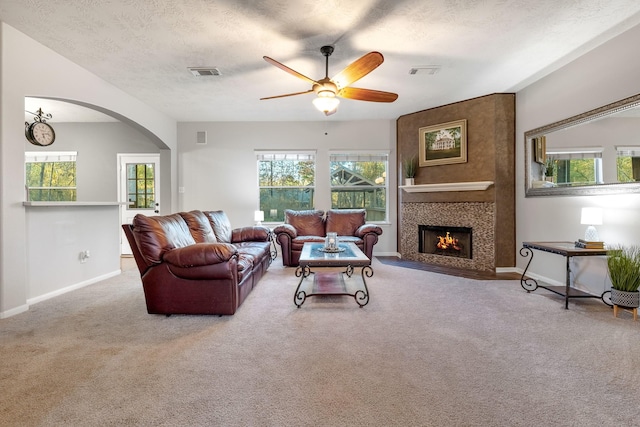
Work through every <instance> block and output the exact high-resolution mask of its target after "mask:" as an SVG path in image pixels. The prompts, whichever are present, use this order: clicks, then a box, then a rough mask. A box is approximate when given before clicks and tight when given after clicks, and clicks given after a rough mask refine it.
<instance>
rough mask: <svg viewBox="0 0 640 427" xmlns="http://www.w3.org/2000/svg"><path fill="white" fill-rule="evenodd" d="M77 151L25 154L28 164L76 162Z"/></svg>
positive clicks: (31, 152) (29, 152)
mask: <svg viewBox="0 0 640 427" xmlns="http://www.w3.org/2000/svg"><path fill="white" fill-rule="evenodd" d="M77 157H78V152H77V151H27V152H25V153H24V160H25V162H26V163H45V162H75V161H76V158H77Z"/></svg>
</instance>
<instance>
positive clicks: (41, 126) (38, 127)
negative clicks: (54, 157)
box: [24, 108, 56, 147]
mask: <svg viewBox="0 0 640 427" xmlns="http://www.w3.org/2000/svg"><path fill="white" fill-rule="evenodd" d="M27 112H28V111H27ZM30 114H34V113H30ZM34 116H35V117H34V118H33V119H34V121H33V123H29V122H24V135H25V137H26V138H27V141H29V142H30V143H32V144H33V145H39V146H41V147H47V146H49V145H51V144H53V142H54V141H55V140H56V133H55V131H54V130H53V127H51V125H50V124H49V123H47V121H46V119H45V118H44V117H46V118H47V119H50V118H51V117H52V116H51V114H44V113H43V112H42V108H39V109H38V114H34ZM43 116H44V117H43Z"/></svg>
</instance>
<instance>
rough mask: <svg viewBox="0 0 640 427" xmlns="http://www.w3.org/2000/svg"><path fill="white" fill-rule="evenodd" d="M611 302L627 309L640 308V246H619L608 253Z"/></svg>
mask: <svg viewBox="0 0 640 427" xmlns="http://www.w3.org/2000/svg"><path fill="white" fill-rule="evenodd" d="M607 270H608V271H609V278H610V279H611V288H612V289H611V302H612V303H613V304H614V305H617V306H620V307H627V308H637V307H638V306H640V293H639V292H638V288H639V287H640V246H636V245H633V246H618V247H615V248H612V249H610V250H609V251H607Z"/></svg>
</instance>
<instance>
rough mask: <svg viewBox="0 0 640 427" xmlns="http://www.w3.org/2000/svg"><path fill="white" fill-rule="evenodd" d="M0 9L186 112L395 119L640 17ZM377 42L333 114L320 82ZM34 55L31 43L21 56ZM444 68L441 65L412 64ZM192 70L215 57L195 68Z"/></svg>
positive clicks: (267, 0)
mask: <svg viewBox="0 0 640 427" xmlns="http://www.w3.org/2000/svg"><path fill="white" fill-rule="evenodd" d="M0 19H1V20H2V21H4V22H5V23H7V24H9V25H11V26H13V27H14V28H16V29H18V30H19V31H21V32H23V33H25V34H26V35H28V36H29V37H31V38H33V39H35V40H37V41H38V42H40V43H42V44H43V45H45V46H48V47H50V48H51V49H53V50H54V51H56V52H58V53H59V54H61V55H62V56H65V57H67V58H68V59H70V60H71V61H73V62H75V63H77V64H79V65H80V66H82V67H84V68H86V69H87V70H89V71H91V72H93V73H94V74H96V75H98V76H100V77H101V78H103V79H104V80H106V81H108V82H110V83H112V84H114V85H115V86H117V87H119V88H120V89H122V90H124V91H125V92H127V93H129V94H131V95H133V96H134V97H136V98H138V99H140V100H142V101H143V102H145V103H147V104H149V105H151V106H153V107H155V108H156V109H158V110H160V111H162V112H164V113H166V114H167V115H169V116H171V117H172V118H174V119H176V120H178V121H238V120H242V121H247V120H249V121H252V120H358V119H396V118H397V117H399V116H401V115H403V114H407V113H411V112H414V111H419V110H423V109H426V108H431V107H435V106H439V105H443V104H448V103H451V102H456V101H460V100H464V99H468V98H472V97H475V96H481V95H486V94H489V93H494V92H511V91H516V90H518V89H519V88H522V87H523V86H525V85H526V84H528V83H531V82H532V81H534V80H535V79H537V78H539V77H540V76H542V75H544V74H545V73H547V72H549V71H551V70H553V69H554V68H556V67H558V66H560V65H563V64H564V63H566V62H567V61H568V60H570V59H573V58H575V57H576V56H577V55H578V54H580V53H584V52H585V51H586V50H588V49H590V48H593V47H594V46H596V45H597V44H599V43H601V42H602V41H605V40H607V39H608V38H611V37H613V36H615V35H617V34H619V33H620V32H622V31H624V30H626V29H628V28H630V27H631V26H633V25H636V24H638V23H639V22H640V2H638V1H637V0H613V1H612V0H535V1H531V0H324V1H318V0H295V1H294V0H217V1H215V0H111V1H109V0H75V1H69V0H0ZM327 44H330V45H334V46H335V52H334V53H333V55H332V56H331V57H330V59H329V76H333V75H335V74H337V73H338V72H339V71H340V70H341V69H342V68H344V67H345V66H347V65H348V64H349V63H351V62H352V61H354V60H356V59H357V58H359V57H360V56H362V55H364V54H365V53H367V52H369V51H374V50H375V51H379V52H381V53H382V54H383V55H384V57H385V61H384V63H383V64H382V65H381V66H380V67H379V68H377V69H376V70H374V71H373V72H371V73H370V74H369V75H367V76H365V77H364V78H362V79H361V80H359V81H358V82H357V83H355V84H354V85H353V86H356V87H363V88H368V89H377V90H383V91H388V92H395V93H398V95H399V98H398V100H397V101H396V102H394V103H392V104H382V103H372V102H363V101H354V100H345V99H343V100H342V102H341V104H340V107H339V108H338V112H337V113H336V114H334V115H332V116H329V117H325V116H324V115H323V114H322V113H320V112H318V111H317V110H315V109H314V108H313V106H312V103H311V101H312V99H313V95H312V94H306V95H299V96H293V97H287V98H280V99H274V100H268V101H260V100H259V98H261V97H267V96H273V95H279V94H285V93H291V92H301V91H305V90H308V89H310V85H309V84H308V83H306V82H305V81H303V80H301V79H297V78H296V77H294V76H292V75H290V74H287V73H285V72H284V71H282V70H280V69H278V68H276V67H274V66H272V65H269V64H268V63H266V62H265V61H264V60H263V59H262V57H263V56H264V55H267V56H270V57H272V58H274V59H276V60H277V61H279V62H282V63H284V64H286V65H287V66H289V67H291V68H293V69H295V70H297V71H299V72H300V73H302V74H304V75H306V76H309V77H311V78H313V79H320V78H322V77H324V74H325V69H324V67H325V64H324V57H323V56H322V55H321V53H320V47H321V46H323V45H327ZM25 54H27V52H25ZM429 66H436V67H437V68H439V71H438V72H437V73H435V74H429V73H428V72H426V71H424V70H421V71H418V73H416V74H413V75H412V74H410V73H409V70H410V69H411V68H416V67H418V68H419V67H429ZM188 67H217V68H218V69H219V70H220V72H221V75H220V76H216V77H194V76H193V75H192V74H191V73H190V72H189V70H188Z"/></svg>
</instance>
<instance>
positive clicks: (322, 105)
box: [313, 92, 340, 116]
mask: <svg viewBox="0 0 640 427" xmlns="http://www.w3.org/2000/svg"><path fill="white" fill-rule="evenodd" d="M329 93H332V92H329ZM338 104H340V100H339V99H338V98H336V97H335V94H333V95H328V96H327V95H324V96H323V95H321V94H320V93H319V94H318V97H317V98H315V99H314V100H313V105H314V106H315V107H316V108H317V109H318V110H319V111H322V112H323V113H324V114H325V116H328V115H329V114H333V113H334V112H335V111H336V109H337V108H338Z"/></svg>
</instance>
